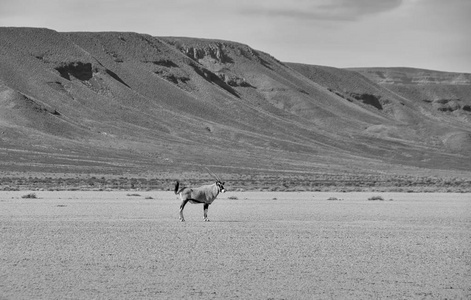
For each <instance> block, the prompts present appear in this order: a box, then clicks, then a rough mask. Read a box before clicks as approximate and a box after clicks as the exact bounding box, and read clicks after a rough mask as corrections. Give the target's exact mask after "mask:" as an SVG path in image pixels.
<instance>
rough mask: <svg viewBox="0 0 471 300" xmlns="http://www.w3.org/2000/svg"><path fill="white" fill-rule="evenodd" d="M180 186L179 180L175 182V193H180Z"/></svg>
mask: <svg viewBox="0 0 471 300" xmlns="http://www.w3.org/2000/svg"><path fill="white" fill-rule="evenodd" d="M179 187H180V182H178V180H177V182H176V183H175V189H174V192H175V195H176V194H178V188H179Z"/></svg>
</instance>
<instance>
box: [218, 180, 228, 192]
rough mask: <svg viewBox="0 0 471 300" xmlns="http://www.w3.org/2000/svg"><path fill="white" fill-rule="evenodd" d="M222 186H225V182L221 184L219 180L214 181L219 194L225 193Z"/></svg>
mask: <svg viewBox="0 0 471 300" xmlns="http://www.w3.org/2000/svg"><path fill="white" fill-rule="evenodd" d="M224 184H225V182H222V181H220V180H217V181H216V186H217V187H218V189H219V192H220V193H225V192H226V189H224Z"/></svg>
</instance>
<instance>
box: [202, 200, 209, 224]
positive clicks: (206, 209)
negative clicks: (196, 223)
mask: <svg viewBox="0 0 471 300" xmlns="http://www.w3.org/2000/svg"><path fill="white" fill-rule="evenodd" d="M208 207H209V204H208V203H205V204H204V206H203V213H204V221H205V222H209V219H208Z"/></svg>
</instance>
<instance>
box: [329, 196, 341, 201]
mask: <svg viewBox="0 0 471 300" xmlns="http://www.w3.org/2000/svg"><path fill="white" fill-rule="evenodd" d="M327 200H329V201H342V199H339V198H337V197H329V198H327Z"/></svg>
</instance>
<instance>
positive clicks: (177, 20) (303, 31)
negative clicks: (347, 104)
mask: <svg viewBox="0 0 471 300" xmlns="http://www.w3.org/2000/svg"><path fill="white" fill-rule="evenodd" d="M0 26H1V27H45V28H49V29H53V30H56V31H59V32H68V31H126V32H138V33H145V34H150V35H152V36H186V37H198V38H209V39H221V40H230V41H234V42H239V43H243V44H247V45H249V46H250V47H252V48H254V49H256V50H260V51H263V52H267V53H269V54H271V55H272V56H274V57H275V58H277V59H278V60H281V61H284V62H298V63H305V64H313V65H324V66H331V67H337V68H349V67H413V68H423V69H431V70H440V71H449V72H465V73H471V30H470V29H469V28H471V0H446V1H445V0H289V1H288V0H168V1H164V0H126V1H123V0H0ZM0 46H1V45H0Z"/></svg>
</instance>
